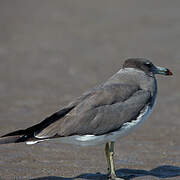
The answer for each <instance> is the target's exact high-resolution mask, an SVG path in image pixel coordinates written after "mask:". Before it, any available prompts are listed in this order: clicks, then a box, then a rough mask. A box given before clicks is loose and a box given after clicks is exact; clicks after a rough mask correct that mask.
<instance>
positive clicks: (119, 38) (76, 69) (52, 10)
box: [0, 0, 180, 180]
mask: <svg viewBox="0 0 180 180" xmlns="http://www.w3.org/2000/svg"><path fill="white" fill-rule="evenodd" d="M128 57H146V58H149V59H150V60H152V61H153V63H154V64H156V65H160V66H164V67H168V68H169V69H171V70H172V71H173V72H174V76H173V77H162V76H161V77H158V83H159V95H158V101H157V104H156V108H155V110H154V112H153V114H152V115H151V117H150V118H149V119H148V121H147V122H146V123H145V124H144V125H143V126H142V127H141V128H139V129H138V130H136V131H135V132H134V133H133V135H134V136H131V135H129V136H128V137H125V138H124V139H121V140H119V141H118V142H117V143H116V155H115V163H116V169H121V168H127V169H128V170H129V172H131V170H133V169H136V170H139V171H140V172H141V170H147V171H149V170H152V169H154V168H157V169H154V171H156V170H157V171H158V170H159V169H158V167H162V166H163V167H165V165H168V167H170V169H171V170H172V169H173V168H174V169H173V170H174V172H175V173H176V175H177V172H178V168H179V167H180V141H179V137H180V131H179V128H180V119H179V117H180V1H179V0H174V1H169V0H159V1H156V0H151V1H144V0H134V1H132V0H126V1H122V0H112V1H108V0H91V1H87V0H76V1H73V0H61V1H58V0H52V1H48V0H36V1H35V0H31V1H24V0H14V1H10V0H1V1H0V135H3V134H5V133H7V132H10V131H13V130H16V129H21V128H26V127H28V126H30V125H32V124H35V123H38V122H39V121H41V120H43V119H44V118H45V117H46V116H48V115H50V114H51V113H53V112H54V111H57V110H59V109H60V108H62V107H63V106H64V105H66V104H67V103H68V102H69V101H71V100H72V99H73V98H75V97H77V96H79V95H81V93H83V92H84V91H86V90H88V89H89V88H92V87H93V86H95V85H97V84H98V83H100V82H103V81H105V80H106V79H107V78H109V77H110V76H111V75H112V74H114V73H115V72H116V71H118V70H119V69H120V67H121V66H122V63H123V61H124V60H125V59H126V58H128ZM106 167H107V166H106V161H105V155H104V147H103V146H97V147H90V148H78V147H73V146H70V145H63V144H60V143H58V140H54V141H51V142H45V143H40V144H37V145H34V146H27V145H25V144H10V145H2V146H1V147H0V179H5V180H8V179H41V180H43V179H56V180H57V179H63V177H66V178H67V179H70V178H75V177H77V176H79V175H80V176H79V179H88V178H89V179H103V175H96V173H97V172H101V173H102V174H105V173H106ZM167 171H169V169H167ZM167 171H166V172H165V173H167ZM140 172H139V173H140ZM132 173H133V172H132ZM83 174H85V175H83ZM179 175H180V171H179ZM66 178H64V179H66ZM148 178H149V179H159V177H158V176H154V177H153V176H150V177H149V176H148V177H147V176H146V177H137V178H136V179H148ZM168 178H169V179H179V178H180V177H179V178H178V177H177V176H175V177H168ZM75 179H77V178H75Z"/></svg>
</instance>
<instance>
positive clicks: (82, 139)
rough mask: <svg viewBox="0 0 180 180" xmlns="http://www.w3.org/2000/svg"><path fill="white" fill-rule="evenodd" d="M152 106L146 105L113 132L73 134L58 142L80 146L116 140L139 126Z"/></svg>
mask: <svg viewBox="0 0 180 180" xmlns="http://www.w3.org/2000/svg"><path fill="white" fill-rule="evenodd" d="M151 112H152V108H151V107H150V106H147V107H146V108H145V109H143V111H141V113H140V115H139V116H138V117H137V119H136V120H132V121H131V122H127V123H124V124H123V126H122V127H121V128H120V129H119V130H117V131H114V132H110V133H108V134H106V135H99V136H95V135H83V136H79V135H74V136H68V137H63V138H60V139H59V140H60V142H62V143H67V144H74V145H80V146H92V145H97V144H104V143H106V142H110V141H116V139H117V138H119V137H122V136H125V135H127V134H128V133H130V132H132V131H133V130H134V129H136V128H137V127H138V126H140V125H141V124H142V123H143V122H144V121H145V120H146V119H147V118H148V116H149V115H150V114H151Z"/></svg>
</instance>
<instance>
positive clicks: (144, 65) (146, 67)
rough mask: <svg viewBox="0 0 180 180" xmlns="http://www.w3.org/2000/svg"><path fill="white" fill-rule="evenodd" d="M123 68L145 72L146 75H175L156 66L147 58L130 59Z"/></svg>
mask: <svg viewBox="0 0 180 180" xmlns="http://www.w3.org/2000/svg"><path fill="white" fill-rule="evenodd" d="M123 68H135V69H138V70H141V71H144V72H145V73H146V74H149V75H152V74H162V75H173V73H172V72H171V71H170V70H169V69H167V68H163V67H159V66H155V65H154V64H153V63H152V62H151V61H150V60H148V59H145V58H130V59H127V60H125V62H124V64H123Z"/></svg>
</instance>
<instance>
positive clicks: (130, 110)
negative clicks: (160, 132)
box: [36, 84, 151, 138]
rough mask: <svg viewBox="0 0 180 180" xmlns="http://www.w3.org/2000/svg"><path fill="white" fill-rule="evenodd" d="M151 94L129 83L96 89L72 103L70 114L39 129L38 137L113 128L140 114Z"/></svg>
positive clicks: (102, 130) (109, 130) (111, 129)
mask: <svg viewBox="0 0 180 180" xmlns="http://www.w3.org/2000/svg"><path fill="white" fill-rule="evenodd" d="M150 97H151V94H150V92H149V91H145V90H141V89H139V87H138V86H134V85H133V86H132V85H127V84H111V85H107V86H102V87H99V88H96V89H93V90H92V91H90V92H88V93H86V94H84V95H83V96H82V97H80V98H78V99H77V100H75V101H74V102H72V103H70V104H69V105H68V106H70V107H73V108H72V109H71V110H70V111H69V112H68V113H67V114H66V115H64V116H63V117H62V118H60V119H59V120H57V121H55V122H53V123H51V124H50V125H48V126H47V127H45V128H43V129H40V130H39V131H38V132H36V138H52V137H64V136H71V135H86V134H93V135H101V134H104V133H107V132H112V131H114V130H116V129H118V128H120V127H121V126H122V125H123V124H124V123H125V122H129V121H131V120H133V119H134V118H136V117H137V116H138V114H139V113H140V111H141V110H142V109H143V108H144V107H145V106H146V105H147V102H148V101H149V99H150ZM68 106H67V107H68Z"/></svg>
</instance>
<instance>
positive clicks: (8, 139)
mask: <svg viewBox="0 0 180 180" xmlns="http://www.w3.org/2000/svg"><path fill="white" fill-rule="evenodd" d="M24 135H25V130H18V131H13V132H11V133H8V134H5V135H4V136H1V137H0V144H9V143H18V142H25V140H24V141H20V139H22V137H24Z"/></svg>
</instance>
